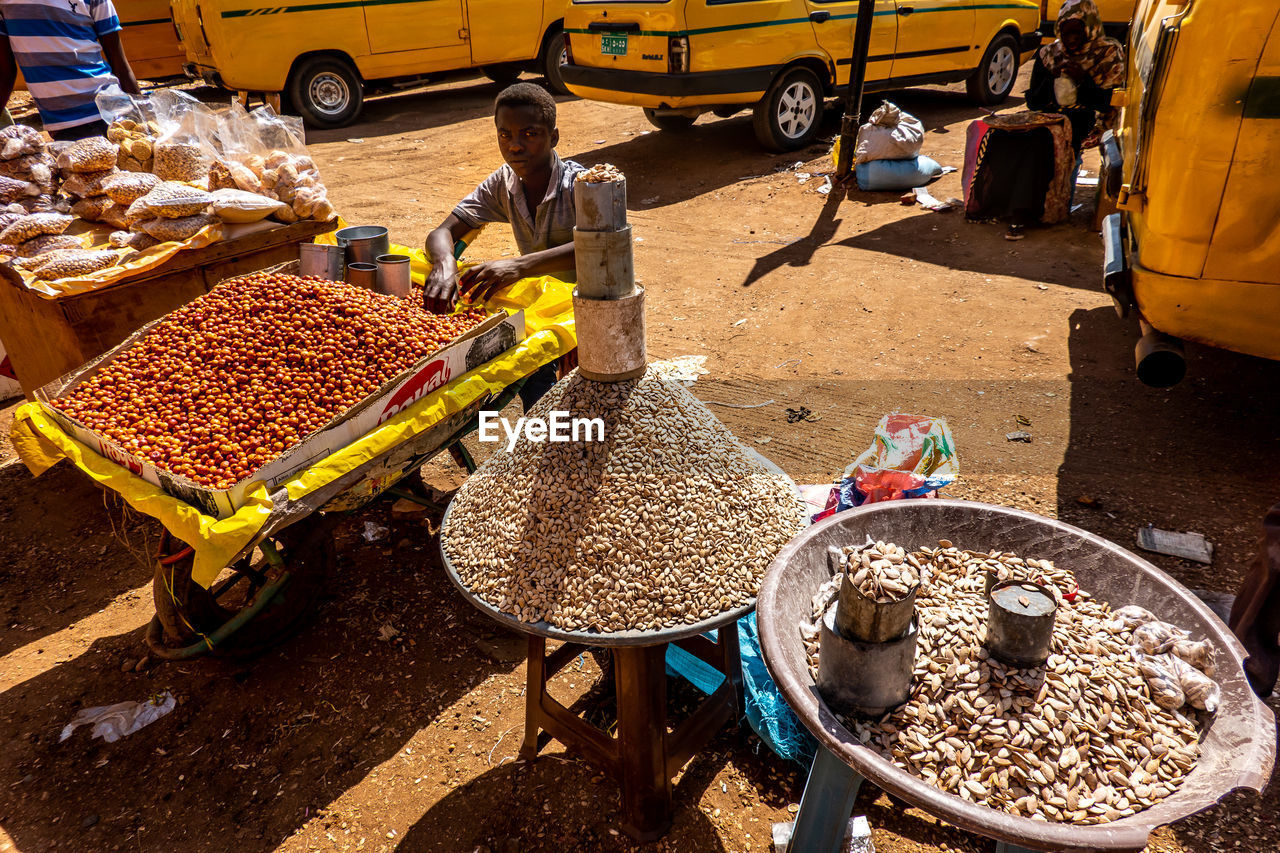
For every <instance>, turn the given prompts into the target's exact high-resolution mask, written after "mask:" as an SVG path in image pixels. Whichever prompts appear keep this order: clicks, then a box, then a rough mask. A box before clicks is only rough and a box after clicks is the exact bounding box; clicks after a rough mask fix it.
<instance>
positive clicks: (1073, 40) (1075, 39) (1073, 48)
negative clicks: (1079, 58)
mask: <svg viewBox="0 0 1280 853" xmlns="http://www.w3.org/2000/svg"><path fill="white" fill-rule="evenodd" d="M1058 38H1059V39H1061V41H1062V46H1063V47H1065V48H1066V49H1067V52H1068V53H1079V52H1080V50H1081V49H1082V48H1083V47H1084V43H1085V29H1084V21H1081V20H1080V19H1079V18H1070V19H1068V20H1066V21H1063V22H1062V23H1061V24H1059V25H1058Z"/></svg>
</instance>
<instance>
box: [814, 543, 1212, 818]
mask: <svg viewBox="0 0 1280 853" xmlns="http://www.w3.org/2000/svg"><path fill="white" fill-rule="evenodd" d="M942 546H943V547H938V548H921V549H919V550H918V551H913V552H911V553H910V554H908V555H907V559H908V560H910V561H913V562H916V563H918V564H919V565H920V566H922V567H923V574H924V575H925V578H926V580H925V581H924V583H923V584H922V585H921V587H920V590H919V591H918V592H917V594H916V614H917V618H918V625H919V635H918V640H917V648H916V657H915V671H914V673H913V685H912V692H911V698H910V699H909V700H908V701H907V703H906V704H905V705H903V706H902V707H900V708H897V709H895V710H894V711H892V712H890V713H888V714H886V715H885V716H884V717H882V718H880V719H878V720H870V721H868V720H853V719H850V720H846V721H845V725H846V726H847V727H848V728H849V730H850V731H852V732H853V733H854V734H855V735H856V736H857V737H858V739H859V740H861V741H862V743H863V744H865V745H866V746H868V747H870V748H871V749H874V750H875V751H876V752H878V753H880V754H881V755H883V756H884V757H885V758H887V759H889V760H890V761H892V762H894V763H895V764H897V765H898V766H900V767H902V768H903V769H904V770H906V771H907V772H908V773H911V774H912V775H913V776H917V777H919V778H921V779H924V780H925V781H926V782H928V783H930V784H932V785H934V786H935V787H937V788H940V789H942V790H943V791H946V792H948V793H951V794H955V795H957V796H959V797H961V798H963V799H966V800H970V801H972V802H975V803H981V804H983V805H987V806H990V807H992V808H996V809H1001V810H1003V811H1006V812H1009V813H1010V814H1014V815H1019V816H1022V817H1028V818H1031V819H1033V820H1050V821H1065V822H1069V823H1075V824H1096V823H1105V822H1107V821H1111V820H1116V819H1118V818H1121V817H1127V816H1129V815H1132V814H1135V813H1137V812H1139V811H1141V810H1143V809H1145V808H1148V807H1150V806H1152V805H1154V804H1156V803H1158V802H1160V801H1161V800H1163V799H1165V798H1166V797H1168V796H1170V795H1171V794H1172V793H1173V792H1174V791H1175V790H1177V788H1178V786H1179V785H1181V784H1182V781H1183V779H1184V778H1185V777H1186V775H1187V774H1188V773H1189V772H1191V769H1192V768H1193V767H1194V766H1195V763H1196V760H1197V758H1198V757H1199V726H1198V725H1197V722H1196V720H1195V719H1194V718H1193V717H1192V716H1188V715H1187V714H1184V713H1183V712H1181V711H1179V710H1168V709H1166V708H1163V707H1161V706H1160V705H1159V704H1157V703H1156V702H1155V701H1154V700H1153V697H1152V693H1151V690H1150V689H1149V687H1148V685H1147V680H1146V677H1145V676H1144V675H1143V672H1142V670H1141V666H1140V664H1139V662H1138V661H1137V660H1136V659H1135V657H1134V656H1133V654H1132V652H1131V649H1130V645H1131V643H1132V641H1133V637H1132V633H1133V630H1134V629H1133V628H1129V627H1126V626H1125V625H1124V624H1123V623H1122V622H1120V621H1119V620H1116V619H1113V618H1112V613H1111V610H1110V608H1109V607H1108V606H1107V605H1106V604H1103V603H1100V602H1097V601H1094V600H1093V599H1092V598H1091V597H1090V596H1089V594H1088V593H1087V592H1085V591H1082V590H1079V587H1078V586H1077V584H1076V581H1075V578H1074V577H1073V576H1072V575H1071V573H1070V572H1068V571H1065V570H1062V569H1059V568H1058V567H1056V566H1055V565H1054V564H1053V563H1052V562H1050V561H1048V560H1035V559H1023V558H1022V557H1019V556H1017V555H1015V554H1011V553H1007V552H1006V553H1001V552H991V553H983V552H977V551H965V550H960V549H958V548H955V547H952V545H951V543H950V542H948V541H946V540H942ZM988 574H990V575H992V576H993V577H998V576H1001V575H1003V576H1007V577H1013V578H1016V579H1019V580H1023V579H1026V580H1036V581H1037V582H1040V583H1043V584H1044V585H1046V586H1048V587H1049V588H1050V590H1051V591H1052V592H1054V596H1055V598H1056V599H1057V600H1058V605H1059V606H1058V611H1057V616H1056V623H1055V627H1054V632H1053V641H1052V645H1051V646H1050V652H1051V654H1050V655H1049V659H1048V661H1047V662H1046V664H1045V665H1044V666H1041V667H1035V668H1026V669H1020V668H1017V667H1012V666H1006V665H1004V664H1002V663H1000V662H999V661H997V660H996V659H994V658H992V657H990V656H989V654H988V653H987V650H986V649H985V648H983V640H984V639H985V634H986V616H987V603H986V596H985V589H986V583H987V575H988ZM840 580H841V576H840V575H837V576H836V577H835V578H833V579H832V581H829V582H828V583H826V584H824V585H823V586H822V588H821V589H819V591H818V594H817V595H815V596H814V600H813V609H812V613H811V616H812V617H813V620H812V621H810V622H806V623H803V624H802V625H801V626H800V633H801V636H802V637H803V639H804V641H805V645H806V648H807V650H808V652H809V662H810V667H811V671H812V672H813V673H815V674H816V672H817V661H818V654H819V642H818V629H817V627H816V622H817V618H818V617H820V616H821V615H822V614H823V613H825V612H826V610H827V608H828V607H829V606H831V602H832V601H833V600H834V596H835V593H836V590H837V589H838V587H839V583H840Z"/></svg>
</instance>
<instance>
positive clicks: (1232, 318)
mask: <svg viewBox="0 0 1280 853" xmlns="http://www.w3.org/2000/svg"><path fill="white" fill-rule="evenodd" d="M1130 275H1131V276H1132V287H1133V294H1134V301H1135V302H1136V303H1137V305H1138V310H1139V311H1140V312H1142V317H1143V318H1144V319H1145V320H1146V321H1147V322H1148V323H1150V324H1151V325H1152V326H1153V327H1155V328H1156V329H1158V330H1159V331H1161V332H1164V333H1165V334H1168V335H1173V336H1174V337H1175V338H1182V339H1184V340H1189V341H1196V342H1197V343H1202V344H1207V345H1208V346H1213V347H1220V348H1222V349H1229V350H1233V351H1235V352H1242V353H1245V354H1247V355H1255V356H1258V357H1260V358H1269V359H1273V360H1280V335H1277V334H1276V333H1275V330H1276V328H1277V326H1280V283H1275V284H1267V283H1260V282H1249V281H1223V280H1214V279H1203V278H1181V277H1179V276H1171V275H1163V274H1161V273H1158V272H1155V271H1153V270H1149V269H1146V268H1145V267H1143V266H1142V265H1141V264H1139V263H1137V262H1136V261H1134V260H1133V259H1132V258H1130Z"/></svg>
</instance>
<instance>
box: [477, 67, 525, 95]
mask: <svg viewBox="0 0 1280 853" xmlns="http://www.w3.org/2000/svg"><path fill="white" fill-rule="evenodd" d="M520 70H521V69H520V65H519V63H515V62H503V63H499V64H498V65H482V66H480V73H481V74H483V75H484V76H486V77H488V78H489V79H490V80H492V81H493V82H495V83H497V84H498V85H499V86H501V87H502V88H503V89H505V88H507V87H508V86H510V85H511V84H512V83H515V82H516V81H517V80H519V79H520Z"/></svg>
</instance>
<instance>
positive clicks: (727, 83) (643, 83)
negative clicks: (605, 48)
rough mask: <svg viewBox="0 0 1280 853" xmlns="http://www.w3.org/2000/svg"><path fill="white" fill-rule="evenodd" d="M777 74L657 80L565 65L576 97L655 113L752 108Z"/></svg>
mask: <svg viewBox="0 0 1280 853" xmlns="http://www.w3.org/2000/svg"><path fill="white" fill-rule="evenodd" d="M777 70H778V69H777V68H776V67H774V66H772V65H769V66H759V67H756V68H735V69H732V70H728V71H695V72H689V73H685V74H655V73H653V72H648V71H628V70H622V69H616V68H592V67H590V66H585V65H566V66H564V67H563V68H562V69H561V75H562V76H563V77H564V82H565V85H566V86H568V87H569V90H570V91H571V92H573V93H574V94H575V95H578V96H580V97H583V98H590V99H591V100H595V101H608V102H611V103H615V104H629V105H631V106H640V107H649V108H652V109H657V108H668V107H669V108H672V109H678V108H680V107H692V106H719V105H729V104H751V103H755V102H756V101H758V100H760V98H761V97H763V95H764V92H765V90H766V89H768V88H769V84H770V83H771V82H772V81H773V76H774V74H775V73H777Z"/></svg>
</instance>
